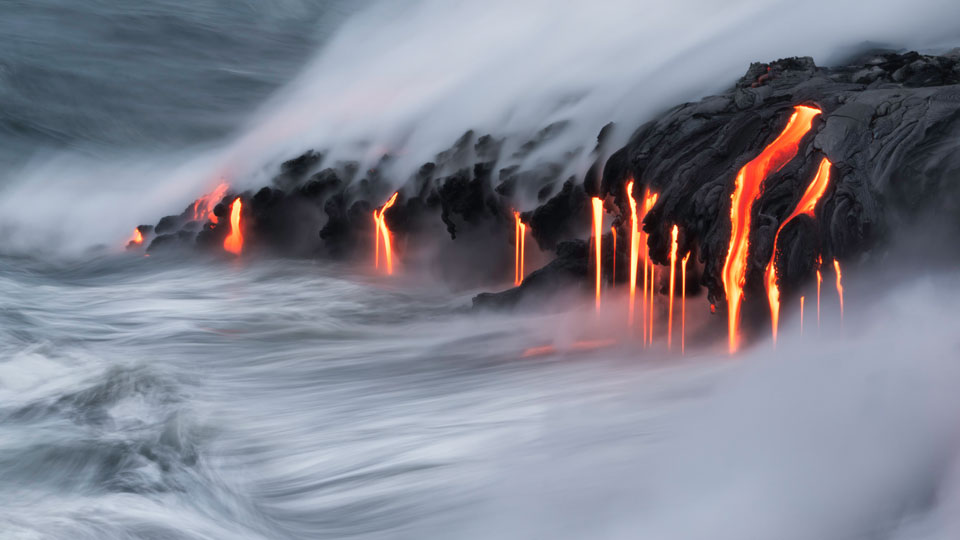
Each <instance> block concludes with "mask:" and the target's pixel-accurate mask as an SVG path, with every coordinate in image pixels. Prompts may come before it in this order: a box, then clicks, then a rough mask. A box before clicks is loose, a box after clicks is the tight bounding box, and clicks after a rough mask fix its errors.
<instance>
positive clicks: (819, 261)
mask: <svg viewBox="0 0 960 540" xmlns="http://www.w3.org/2000/svg"><path fill="white" fill-rule="evenodd" d="M822 266H823V257H822V256H820V255H817V330H818V331H819V330H820V286H821V285H822V284H823V274H821V273H820V268H821V267H822Z"/></svg>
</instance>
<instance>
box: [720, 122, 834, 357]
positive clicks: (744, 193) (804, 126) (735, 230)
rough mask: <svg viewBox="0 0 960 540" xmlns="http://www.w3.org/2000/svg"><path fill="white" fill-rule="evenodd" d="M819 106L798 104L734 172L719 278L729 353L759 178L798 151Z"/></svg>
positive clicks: (734, 338)
mask: <svg viewBox="0 0 960 540" xmlns="http://www.w3.org/2000/svg"><path fill="white" fill-rule="evenodd" d="M819 114H820V109H816V108H813V107H806V106H802V105H798V106H796V107H794V112H793V115H791V116H790V120H789V121H788V122H787V125H786V127H785V128H784V129H783V131H782V132H781V133H780V135H778V136H777V138H776V139H774V141H773V142H772V143H770V144H769V145H767V147H766V148H764V149H763V151H762V152H761V153H760V155H759V156H757V157H756V158H754V159H753V160H751V161H750V162H749V163H747V164H746V165H744V166H743V167H742V168H741V169H740V171H739V172H738V173H737V177H736V183H735V185H734V190H733V193H732V194H731V195H730V247H729V249H728V251H727V256H726V260H725V261H724V263H723V270H722V274H721V276H722V281H723V288H724V292H725V293H726V297H727V331H728V340H729V350H730V352H731V353H732V352H735V351H736V350H737V346H738V344H739V329H738V325H739V321H740V304H741V301H742V300H743V285H744V282H745V279H746V273H747V255H748V252H749V238H750V222H751V215H750V214H751V212H752V210H753V203H754V201H756V199H757V197H759V195H760V193H761V191H762V187H763V181H764V180H765V179H766V178H767V176H769V175H770V174H772V173H775V172H777V171H779V170H780V169H782V168H783V167H784V166H785V165H786V164H787V163H789V162H790V160H792V159H793V158H794V157H795V156H796V155H797V152H799V149H800V141H801V139H803V137H804V135H806V134H807V133H808V132H809V131H810V129H811V128H812V127H813V119H814V118H816V116H817V115H819Z"/></svg>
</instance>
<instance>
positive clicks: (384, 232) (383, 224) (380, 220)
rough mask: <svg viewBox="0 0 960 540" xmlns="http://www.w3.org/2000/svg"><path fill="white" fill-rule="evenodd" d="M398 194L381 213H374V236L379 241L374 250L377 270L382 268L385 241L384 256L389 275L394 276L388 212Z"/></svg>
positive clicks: (392, 197) (381, 209) (394, 195)
mask: <svg viewBox="0 0 960 540" xmlns="http://www.w3.org/2000/svg"><path fill="white" fill-rule="evenodd" d="M397 194H398V192H397V193H394V194H393V196H391V197H390V200H388V201H387V202H386V204H384V205H383V206H382V207H381V208H380V211H379V212H377V211H374V213H373V221H374V223H375V225H376V229H375V231H374V236H375V238H376V239H377V240H376V242H375V246H374V249H375V250H376V256H375V257H374V264H375V266H376V268H379V267H380V239H381V238H382V239H383V256H384V260H386V261H387V274H390V275H392V274H393V240H392V237H391V234H390V228H389V227H387V220H386V215H385V214H386V212H387V209H389V208H390V207H391V206H393V203H395V202H396V201H397Z"/></svg>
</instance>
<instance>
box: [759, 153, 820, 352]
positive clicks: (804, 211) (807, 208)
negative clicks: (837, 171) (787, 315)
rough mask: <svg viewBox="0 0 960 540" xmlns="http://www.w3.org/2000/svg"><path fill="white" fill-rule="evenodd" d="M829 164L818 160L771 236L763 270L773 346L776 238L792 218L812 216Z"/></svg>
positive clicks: (776, 302) (776, 305) (777, 297)
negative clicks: (800, 194) (798, 198)
mask: <svg viewBox="0 0 960 540" xmlns="http://www.w3.org/2000/svg"><path fill="white" fill-rule="evenodd" d="M831 165H832V164H831V163H830V160H828V159H827V158H823V160H822V161H821V162H820V167H819V168H818V169H817V174H816V175H815V176H814V178H813V180H812V181H811V182H810V184H809V185H808V186H807V189H806V191H804V192H803V196H802V197H801V198H800V202H798V203H797V206H796V208H795V209H794V210H793V212H792V213H791V214H790V215H789V216H787V218H786V219H784V220H783V221H782V222H781V223H780V227H778V228H777V233H776V234H775V235H774V237H773V253H771V254H770V262H769V263H767V268H766V271H765V272H764V281H765V283H766V287H767V299H768V300H769V302H770V323H771V328H772V329H773V344H774V346H776V344H777V327H778V326H779V322H780V288H779V287H778V286H777V264H776V261H777V240H779V239H780V232H781V231H782V230H783V228H784V227H786V226H787V223H790V221H791V220H792V219H793V218H795V217H797V216H801V215H806V216H810V217H814V211H815V209H816V207H817V203H818V202H820V199H821V198H822V197H823V194H824V193H826V192H827V186H828V185H829V184H830V167H831Z"/></svg>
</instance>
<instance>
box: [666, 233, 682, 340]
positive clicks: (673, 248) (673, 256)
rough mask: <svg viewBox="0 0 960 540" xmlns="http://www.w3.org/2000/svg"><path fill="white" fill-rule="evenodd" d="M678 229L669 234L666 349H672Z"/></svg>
mask: <svg viewBox="0 0 960 540" xmlns="http://www.w3.org/2000/svg"><path fill="white" fill-rule="evenodd" d="M679 234H680V228H679V227H677V226H676V225H674V226H673V230H672V231H671V233H670V239H671V240H670V300H669V303H668V305H669V307H668V308H667V349H670V348H671V347H673V292H674V284H675V282H676V280H677V236H678V235H679Z"/></svg>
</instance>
